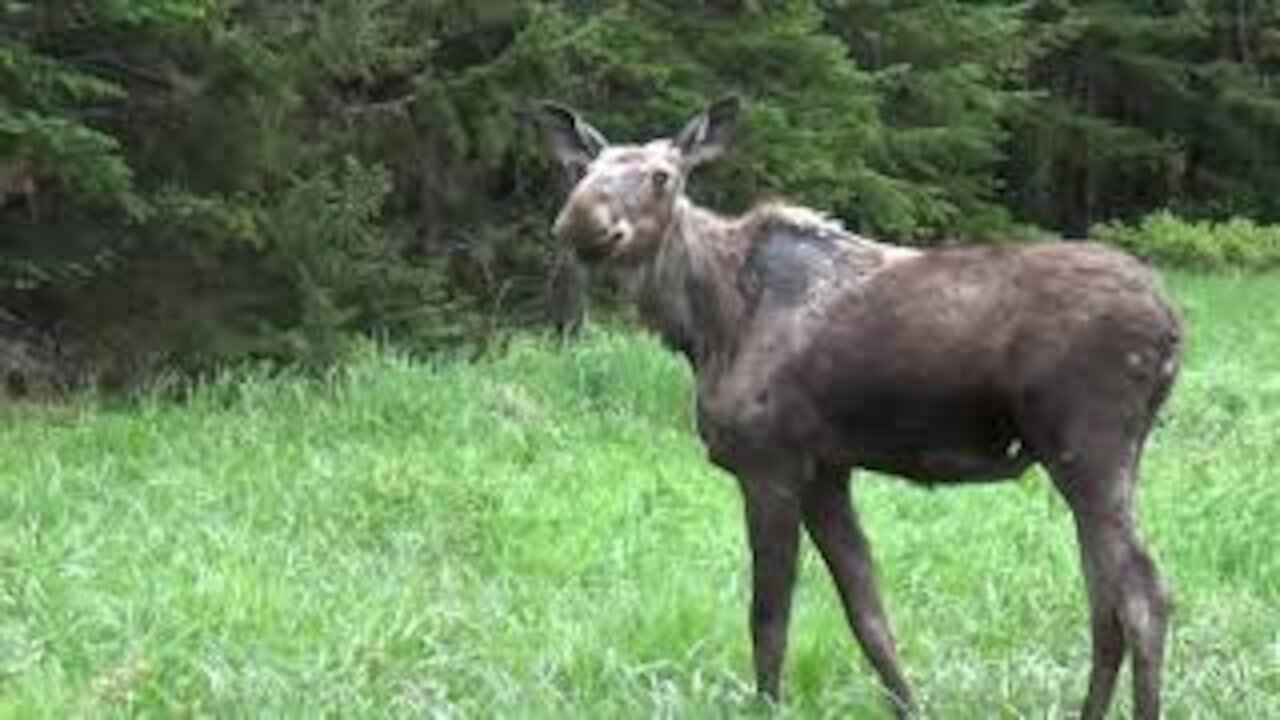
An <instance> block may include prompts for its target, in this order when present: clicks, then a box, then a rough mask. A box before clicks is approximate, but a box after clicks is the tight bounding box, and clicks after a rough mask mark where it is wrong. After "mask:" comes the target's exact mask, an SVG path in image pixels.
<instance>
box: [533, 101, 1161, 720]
mask: <svg viewBox="0 0 1280 720" xmlns="http://www.w3.org/2000/svg"><path fill="white" fill-rule="evenodd" d="M739 109H740V102H739V100H738V99H736V98H734V97H728V98H723V99H721V100H718V101H716V102H713V103H711V104H710V105H708V106H707V107H706V108H705V109H704V110H703V111H702V112H700V113H699V114H697V115H696V116H694V117H693V118H692V119H691V120H689V121H688V123H687V124H685V125H684V127H683V128H682V129H681V130H680V131H679V132H678V133H677V134H676V135H675V136H674V137H671V138H663V139H657V140H653V141H651V142H647V143H645V144H620V145H611V144H610V143H609V142H608V141H607V140H606V139H605V136H604V135H603V134H601V132H600V131H599V130H597V129H595V128H594V127H592V126H591V125H590V124H588V123H587V122H586V121H585V120H584V119H583V118H582V117H581V116H580V115H579V114H578V113H577V112H575V111H574V110H572V109H570V108H568V107H565V106H563V105H560V104H557V103H554V102H540V103H539V104H538V105H537V106H536V113H535V117H536V120H537V124H538V126H539V127H540V129H541V131H542V134H543V136H544V138H545V140H546V141H547V143H548V144H549V147H550V149H551V151H552V152H553V153H554V155H555V156H556V157H557V158H558V159H559V161H560V162H561V164H562V165H563V166H564V168H565V169H566V171H567V172H568V173H569V174H570V177H571V178H572V179H573V180H574V181H575V182H574V184H573V186H572V189H571V190H570V192H569V194H568V198H567V200H566V201H565V203H564V206H563V208H562V209H561V210H560V212H559V215H558V216H557V218H556V219H555V222H554V225H553V228H552V229H553V234H554V235H555V236H556V238H557V239H558V241H559V242H561V243H563V244H564V246H565V247H566V248H567V249H568V250H570V251H571V252H572V253H573V254H575V255H576V256H577V257H578V258H579V259H580V260H581V261H582V262H583V263H584V264H586V265H588V266H596V265H600V266H605V267H610V268H612V269H613V270H614V271H616V273H617V274H618V277H619V278H620V281H621V285H622V287H623V288H625V291H626V292H627V293H628V294H629V296H630V298H631V299H632V301H633V302H634V304H635V305H636V307H637V310H638V314H639V316H640V318H641V320H642V321H643V323H644V324H645V325H646V326H647V327H648V328H649V329H651V330H653V331H654V332H656V333H657V334H658V335H659V336H660V337H661V339H662V340H663V341H664V344H665V345H667V346H668V347H669V348H671V349H673V350H675V351H677V352H679V353H681V354H683V355H684V356H685V358H687V360H688V362H689V363H690V365H691V367H692V369H693V373H694V377H695V384H696V424H697V429H698V433H699V435H700V436H701V438H702V441H703V443H704V445H705V446H706V450H707V454H708V457H709V459H710V461H711V462H712V463H713V464H715V465H716V466H718V467H720V468H722V469H724V470H726V471H727V472H728V473H730V474H731V475H733V476H734V477H735V478H736V479H737V482H738V484H739V487H740V489H741V492H742V497H743V501H744V503H743V504H744V507H745V515H746V525H747V536H748V539H749V544H750V551H751V575H752V596H751V607H750V614H749V620H750V630H751V642H752V656H753V661H754V666H755V681H756V689H757V692H758V693H759V694H760V695H761V696H763V697H765V698H766V699H768V700H769V701H771V702H777V701H778V699H779V691H780V675H781V670H782V661H783V655H784V653H785V650H786V644H787V626H788V620H789V616H790V605H791V593H792V586H793V584H794V581H795V575H796V556H797V551H798V545H799V537H800V528H801V526H803V527H804V528H805V530H806V531H807V533H808V535H809V537H810V538H811V539H812V541H813V542H814V544H815V545H816V546H817V548H818V550H819V552H820V554H821V555H822V558H823V560H824V562H825V564H826V566H827V568H828V570H829V571H830V574H831V576H832V578H833V580H834V582H835V585H836V588H837V589H838V591H839V595H840V599H841V603H842V605H843V608H844V612H845V616H846V619H847V621H848V624H849V626H850V628H851V630H852V632H853V635H854V636H855V637H856V639H857V642H858V644H859V645H860V646H861V649H862V651H863V653H864V654H865V656H866V658H867V660H868V661H869V663H870V665H871V666H872V668H874V670H875V672H876V673H877V674H878V676H879V679H880V682H881V683H882V684H883V686H884V690H885V692H886V694H887V697H888V699H889V701H891V703H892V708H893V709H894V710H895V711H896V713H897V714H898V715H899V716H904V717H905V716H912V715H914V714H915V713H916V712H917V711H918V705H917V703H916V700H915V698H914V696H913V693H912V690H911V686H910V685H909V684H908V682H907V680H906V678H905V675H904V673H903V671H902V669H901V667H900V664H899V660H898V655H897V650H896V646H895V641H894V637H893V634H892V632H891V630H890V626H889V623H888V620H887V618H886V615H885V611H884V609H883V607H882V603H881V600H880V596H879V592H878V590H877V588H876V579H875V572H874V568H873V563H872V559H871V556H870V549H869V544H868V541H867V538H866V537H865V535H864V534H863V531H862V529H861V528H860V526H859V521H858V517H857V514H856V512H855V510H854V507H853V505H852V503H851V499H850V492H849V484H850V474H851V472H852V471H853V470H854V469H855V468H862V469H867V470H872V471H878V472H882V473H887V474H891V475H895V476H898V477H900V478H903V479H905V480H908V481H910V482H913V483H917V484H922V485H925V486H936V485H941V484H960V483H974V482H994V481H1002V480H1010V479H1015V478H1018V477H1019V476H1021V475H1022V474H1023V472H1024V471H1025V470H1027V468H1029V467H1030V466H1031V465H1032V464H1036V463H1038V464H1039V465H1041V466H1042V467H1043V468H1044V469H1045V470H1046V471H1047V473H1048V475H1049V477H1050V478H1051V479H1052V482H1053V485H1054V486H1055V487H1056V489H1057V491H1058V492H1059V494H1060V495H1061V496H1062V497H1063V498H1064V500H1065V501H1066V504H1067V505H1068V506H1069V508H1070V510H1071V513H1072V517H1073V518H1074V521H1075V529H1076V534H1077V540H1078V544H1079V552H1080V558H1081V565H1082V569H1083V575H1084V580H1085V587H1086V590H1087V597H1088V607H1089V627H1090V631H1091V640H1092V667H1091V669H1090V672H1089V681H1088V690H1087V693H1086V695H1085V699H1084V702H1083V707H1082V711H1081V715H1082V717H1084V718H1100V717H1103V716H1104V715H1105V714H1106V712H1107V709H1108V706H1109V705H1110V703H1111V698H1112V695H1113V694H1114V691H1115V686H1116V680H1117V676H1118V674H1119V670H1120V666H1121V664H1122V661H1123V660H1124V657H1125V656H1126V654H1130V655H1131V657H1132V676H1133V677H1132V681H1133V700H1134V712H1135V716H1136V717H1139V718H1144V719H1148V718H1156V717H1158V716H1159V715H1160V683H1161V666H1162V662H1163V656H1164V644H1165V638H1166V630H1167V626H1168V621H1169V614H1170V600H1169V595H1168V593H1167V591H1166V589H1165V586H1164V583H1163V581H1162V580H1161V578H1160V575H1159V573H1158V572H1157V569H1156V566H1155V564H1154V562H1153V561H1152V559H1151V556H1150V555H1149V553H1148V551H1147V549H1146V548H1145V547H1144V545H1143V543H1142V541H1141V540H1140V538H1139V536H1138V533H1137V530H1136V527H1135V519H1134V490H1135V484H1136V481H1137V471H1138V464H1139V458H1140V456H1141V454H1142V449H1143V446H1144V444H1145V441H1146V438H1147V435H1148V433H1149V431H1150V430H1151V428H1152V424H1153V421H1154V418H1155V416H1156V413H1157V411H1158V410H1159V409H1160V407H1161V405H1162V404H1163V402H1164V400H1165V398H1166V397H1167V396H1168V394H1169V391H1170V389H1171V387H1172V385H1173V383H1174V379H1175V377H1176V375H1177V370H1178V364H1179V346H1180V339H1181V330H1180V323H1179V320H1178V317H1177V315H1176V313H1175V312H1174V310H1173V309H1172V307H1171V305H1170V303H1169V301H1168V300H1167V299H1166V298H1165V297H1163V296H1162V294H1161V293H1160V291H1159V290H1158V289H1157V287H1156V285H1155V280H1154V278H1153V277H1152V275H1151V273H1150V272H1149V271H1148V269H1147V268H1146V267H1145V266H1144V265H1142V264H1141V263H1140V262H1139V261H1137V260H1135V259H1134V258H1132V257H1130V256H1128V255H1126V254H1124V253H1122V252H1120V251H1118V250H1114V249H1111V248H1107V247H1104V246H1101V245H1098V244H1095V243H1089V242H1083V241H1081V242H1042V243H1030V244H1003V245H997V246H969V247H965V246H961V247H948V248H940V249H933V250H920V249H910V248H906V247H897V246H892V245H887V244H882V243H879V242H874V241H872V240H869V239H866V238H863V237H861V236H859V235H856V234H854V233H852V232H850V231H848V230H846V229H845V228H844V227H843V226H842V225H841V224H840V223H838V222H836V221H834V220H831V219H829V218H828V217H827V216H826V215H823V214H821V213H819V212H817V211H814V210H811V209H808V208H804V207H800V206H794V205H789V204H785V203H781V202H767V203H763V204H760V205H758V206H756V207H755V208H754V209H751V210H750V211H748V212H746V213H745V214H743V215H741V216H738V217H725V216H722V215H720V214H717V213H715V212H713V211H711V210H708V209H705V208H703V207H699V206H698V205H697V204H695V203H694V202H693V201H692V200H690V199H689V197H688V196H686V194H685V192H684V190H685V185H686V180H687V178H688V176H689V174H690V172H691V171H692V170H693V169H694V168H695V167H697V166H699V165H700V164H702V163H705V162H707V161H709V160H711V159H713V158H715V157H717V156H718V155H720V154H721V153H722V152H723V151H724V150H725V148H726V145H727V143H728V141H729V139H730V137H731V136H732V134H733V130H734V127H735V125H736V123H737V118H738V115H739V111H740V110H739Z"/></svg>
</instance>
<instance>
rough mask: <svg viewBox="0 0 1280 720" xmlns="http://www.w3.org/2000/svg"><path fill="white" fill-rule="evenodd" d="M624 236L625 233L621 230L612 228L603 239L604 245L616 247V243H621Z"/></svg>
mask: <svg viewBox="0 0 1280 720" xmlns="http://www.w3.org/2000/svg"><path fill="white" fill-rule="evenodd" d="M625 235H626V233H624V232H623V231H622V228H614V229H612V230H610V231H609V234H608V235H606V236H605V238H604V239H605V242H606V243H608V244H610V245H616V244H617V243H620V242H622V238H623V237H624V236H625Z"/></svg>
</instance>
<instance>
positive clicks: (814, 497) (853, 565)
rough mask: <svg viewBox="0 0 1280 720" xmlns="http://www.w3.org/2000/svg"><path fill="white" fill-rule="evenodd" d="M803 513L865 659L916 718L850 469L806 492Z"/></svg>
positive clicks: (903, 712) (901, 709)
mask: <svg viewBox="0 0 1280 720" xmlns="http://www.w3.org/2000/svg"><path fill="white" fill-rule="evenodd" d="M803 509H804V522H805V527H806V528H807V529H808V531H809V536H810V537H811V538H812V539H813V541H814V544H815V545H817V546H818V550H819V552H821V553H822V559H823V560H824V561H826V564H827V569H828V570H830V572H831V577H832V579H833V580H835V584H836V588H837V590H838V591H839V593H840V600H841V602H842V604H843V605H844V611H845V617H846V618H847V619H848V621H849V626H850V628H852V630H853V633H854V636H855V637H857V639H858V644H859V645H860V646H861V647H862V652H863V654H864V655H866V658H867V660H868V661H869V662H870V663H871V666H872V667H873V668H875V671H876V673H878V674H879V676H880V681H881V683H882V684H883V685H884V688H885V690H886V691H887V693H888V695H889V698H890V700H891V701H892V702H893V706H894V710H895V711H896V712H897V713H898V715H899V716H900V717H907V716H910V715H911V714H913V713H914V709H915V703H914V700H913V699H912V694H911V689H910V687H909V686H908V684H907V681H906V678H905V677H904V676H903V674H902V669H901V667H900V666H899V662H898V651H897V648H896V647H895V643H894V639H893V633H892V631H891V630H890V628H889V621H888V619H887V617H886V616H885V612H884V608H883V606H882V604H881V602H880V594H879V592H878V591H877V589H876V579H875V568H874V566H873V563H872V560H871V552H870V547H869V544H868V543H867V539H866V537H865V536H864V535H863V533H862V530H861V529H860V528H859V526H858V521H857V517H856V516H855V515H854V512H853V508H852V506H851V505H850V502H849V487H848V470H847V469H843V468H827V469H824V470H822V471H821V472H820V473H819V474H818V476H817V477H816V478H815V479H814V482H813V483H812V485H811V486H810V487H809V488H808V489H807V491H806V493H805V497H804V505H803Z"/></svg>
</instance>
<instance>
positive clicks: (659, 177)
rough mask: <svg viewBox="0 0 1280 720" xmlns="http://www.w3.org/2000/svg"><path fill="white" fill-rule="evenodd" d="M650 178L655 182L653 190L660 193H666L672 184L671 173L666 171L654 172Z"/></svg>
mask: <svg viewBox="0 0 1280 720" xmlns="http://www.w3.org/2000/svg"><path fill="white" fill-rule="evenodd" d="M649 177H650V178H651V180H652V182H653V189H654V190H657V191H658V192H664V191H665V190H666V189H667V186H668V185H670V184H671V173H669V172H667V171H666V170H654V171H653V174H652V175H650V176H649Z"/></svg>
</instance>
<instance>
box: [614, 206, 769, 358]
mask: <svg viewBox="0 0 1280 720" xmlns="http://www.w3.org/2000/svg"><path fill="white" fill-rule="evenodd" d="M740 246H741V241H740V238H739V237H738V234H737V233H736V232H735V231H734V225H733V223H732V222H731V221H729V220H726V219H724V218H722V217H720V216H719V215H717V214H715V213H713V212H711V211H710V210H707V209H704V208H701V207H698V206H697V205H695V204H694V203H693V202H692V201H690V200H688V199H687V198H681V199H680V200H679V201H678V202H677V204H676V207H675V209H674V215H673V218H672V222H671V226H670V229H669V230H668V231H667V234H666V236H665V237H664V238H663V240H662V243H661V245H660V247H659V249H658V251H657V252H656V253H655V254H654V256H653V257H652V258H651V259H650V260H649V261H648V262H646V263H644V264H642V265H639V266H637V267H635V268H632V269H630V270H628V271H627V272H626V273H625V275H624V283H625V284H626V285H627V286H628V288H629V290H630V293H631V296H632V300H633V301H634V302H635V303H636V306H637V308H638V309H639V311H640V316H641V318H642V319H643V320H644V322H645V324H646V325H647V326H648V327H649V328H650V329H651V330H653V331H654V332H656V333H657V334H658V335H659V336H661V338H662V340H663V342H664V343H666V344H667V345H668V346H669V347H671V348H672V349H674V350H678V351H679V352H681V353H682V354H683V355H684V356H685V357H686V358H688V360H689V362H690V364H692V365H693V368H694V370H695V371H701V370H703V369H704V368H706V367H707V366H708V365H709V364H711V363H713V362H714V361H715V360H716V359H718V358H720V359H722V358H725V357H726V356H728V355H731V354H732V352H733V349H734V345H735V339H736V328H738V327H740V326H741V323H742V322H743V321H744V320H745V319H746V317H745V316H746V314H747V307H746V306H747V303H746V301H745V299H744V298H743V296H742V292H741V289H740V283H739V281H738V274H739V272H740V271H741V269H742V256H743V253H742V248H741V247H740Z"/></svg>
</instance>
